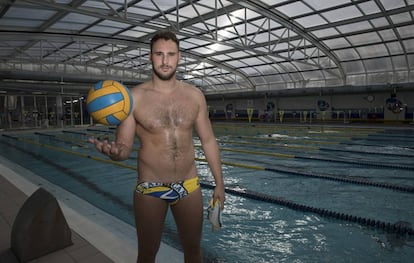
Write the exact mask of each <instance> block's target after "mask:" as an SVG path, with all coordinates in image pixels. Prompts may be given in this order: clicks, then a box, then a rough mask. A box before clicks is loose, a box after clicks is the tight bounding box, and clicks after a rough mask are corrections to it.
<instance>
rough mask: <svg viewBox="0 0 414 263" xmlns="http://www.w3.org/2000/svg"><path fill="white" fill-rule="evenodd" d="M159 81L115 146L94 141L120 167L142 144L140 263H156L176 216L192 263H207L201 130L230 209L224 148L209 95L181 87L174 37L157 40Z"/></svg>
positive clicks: (145, 91)
mask: <svg viewBox="0 0 414 263" xmlns="http://www.w3.org/2000/svg"><path fill="white" fill-rule="evenodd" d="M150 59H151V62H152V67H153V76H152V80H151V81H148V82H145V83H143V84H141V85H139V86H137V87H135V88H132V89H131V95H132V97H133V100H134V109H133V111H132V113H131V115H130V116H129V117H128V118H127V119H126V120H124V121H123V122H122V123H121V124H120V125H119V126H118V128H117V130H116V139H115V141H114V142H108V141H106V140H104V141H99V140H97V139H93V138H91V139H90V142H91V143H93V144H95V146H96V148H97V149H98V151H100V152H102V153H103V154H106V155H108V156H109V157H110V158H111V159H113V160H125V159H127V158H128V156H129V154H130V152H131V148H132V146H133V143H134V137H135V135H137V136H138V137H139V140H140V143H141V148H140V150H139V153H138V183H137V186H136V190H135V192H134V212H135V223H136V228H137V235H138V262H139V263H141V262H145V263H146V262H151V263H153V262H155V257H156V254H157V251H158V249H159V246H160V242H161V235H162V229H163V225H164V219H165V216H166V213H167V210H168V207H170V208H171V211H172V214H173V216H174V219H175V222H176V225H177V229H178V234H179V238H180V242H181V245H182V247H183V251H184V259H185V262H191V263H195V262H202V255H201V248H200V242H201V232H202V222H203V202H202V195H201V189H200V186H199V182H198V176H197V171H196V166H195V161H194V146H193V134H192V132H193V128H195V130H196V132H197V133H198V136H199V138H200V141H201V143H202V147H203V150H204V153H205V156H206V159H207V161H208V163H209V166H210V170H211V172H212V174H213V176H214V179H215V184H216V186H215V189H214V192H213V198H214V200H217V199H218V200H220V203H221V208H224V200H225V194H224V183H223V177H222V172H221V161H220V154H219V149H218V145H217V142H216V138H215V136H214V133H213V130H212V127H211V123H210V120H209V118H208V111H207V104H206V101H205V98H204V96H203V94H202V92H201V91H200V90H199V89H197V88H195V87H194V86H191V85H189V84H187V83H184V82H180V81H178V80H177V79H176V69H177V65H178V62H179V60H180V53H179V42H178V40H177V38H176V36H175V34H174V33H172V32H159V33H158V34H156V35H155V36H154V37H153V38H152V40H151V53H150Z"/></svg>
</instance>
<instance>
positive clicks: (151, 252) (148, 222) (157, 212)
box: [134, 192, 168, 263]
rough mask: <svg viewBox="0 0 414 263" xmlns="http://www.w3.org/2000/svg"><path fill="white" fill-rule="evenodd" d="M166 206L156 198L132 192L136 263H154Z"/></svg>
mask: <svg viewBox="0 0 414 263" xmlns="http://www.w3.org/2000/svg"><path fill="white" fill-rule="evenodd" d="M167 209H168V204H167V203H166V202H165V201H164V200H162V199H160V198H156V197H152V196H146V195H143V194H140V193H137V192H134V212H135V226H136V229H137V235H138V260H137V262H138V263H154V262H155V257H156V255H157V252H158V249H159V247H160V243H161V236H162V230H163V227H164V220H165V216H166V213H167Z"/></svg>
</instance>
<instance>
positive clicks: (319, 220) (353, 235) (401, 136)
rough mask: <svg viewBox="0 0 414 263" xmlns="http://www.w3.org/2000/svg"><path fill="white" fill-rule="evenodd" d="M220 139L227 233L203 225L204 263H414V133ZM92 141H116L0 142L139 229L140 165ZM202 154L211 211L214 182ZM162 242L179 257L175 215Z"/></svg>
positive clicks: (236, 133)
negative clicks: (111, 155)
mask: <svg viewBox="0 0 414 263" xmlns="http://www.w3.org/2000/svg"><path fill="white" fill-rule="evenodd" d="M214 128H215V132H216V135H217V139H218V141H219V144H220V148H221V155H222V160H223V172H224V178H225V183H226V187H227V191H228V193H227V201H226V209H225V211H224V214H223V228H222V230H221V231H219V232H214V233H212V232H211V230H210V226H209V223H208V221H207V220H205V222H204V229H203V231H204V232H203V241H202V242H203V249H204V254H205V258H206V262H409V259H411V258H412V257H413V256H414V248H413V246H414V238H413V234H412V233H411V232H410V231H412V225H411V224H413V222H414V209H413V208H414V178H413V175H412V174H413V170H414V132H413V131H412V130H408V129H389V128H375V129H374V128H357V127H353V128H352V127H346V128H344V127H318V126H312V127H309V126H297V127H293V126H275V125H262V126H259V125H241V124H240V125H236V124H232V125H227V124H216V125H214ZM92 135H93V136H100V137H105V136H107V137H111V136H113V130H112V129H107V128H105V127H101V128H93V127H91V128H88V129H68V130H64V131H40V130H39V131H35V132H33V131H30V132H24V133H10V134H7V136H1V137H0V144H1V148H0V149H1V150H0V154H1V155H2V156H4V157H5V158H8V159H10V160H11V161H14V162H16V163H20V164H21V165H22V166H24V167H25V168H27V169H30V170H32V171H33V172H35V173H36V174H39V175H41V176H43V177H44V178H46V179H47V180H49V181H51V182H52V183H54V184H57V185H59V186H61V187H63V188H65V189H67V190H68V191H71V192H72V193H75V194H76V195H78V196H79V197H81V198H82V199H85V200H87V201H88V202H90V203H92V204H94V205H95V206H97V207H99V208H101V209H102V210H104V211H107V212H108V213H110V214H113V215H115V216H117V217H118V218H120V219H122V220H123V221H125V222H127V223H129V224H131V225H133V224H134V223H133V214H132V191H133V188H134V185H135V180H136V179H135V178H136V175H135V173H134V171H133V169H135V166H136V161H135V158H134V156H131V159H130V160H127V161H124V162H122V163H113V162H110V161H109V160H108V159H105V158H104V157H103V156H101V155H99V154H98V153H96V152H95V150H94V149H93V148H92V147H91V146H89V145H88V144H87V143H86V139H87V137H88V136H92ZM194 141H195V144H196V145H198V144H199V142H198V141H197V138H194ZM137 147H138V142H137ZM196 150H197V151H196V158H197V166H198V170H199V174H200V177H201V179H202V186H203V196H204V199H205V200H204V203H205V204H207V200H208V199H209V197H210V196H211V188H210V187H211V183H212V178H211V176H210V175H209V169H208V166H207V165H206V164H205V162H204V161H203V157H204V156H203V153H202V151H201V150H200V148H196ZM135 156H136V153H135ZM21 159H23V160H24V162H23V163H21V162H19V160H21ZM119 165H121V167H120V166H119ZM396 222H400V223H399V224H397V225H395V226H398V227H399V228H397V227H394V223H396ZM408 232H410V233H411V234H409V233H408ZM163 240H164V242H166V243H167V244H170V245H172V246H174V247H179V246H178V241H177V239H176V229H175V225H174V223H173V221H172V218H171V215H170V214H169V215H168V220H167V222H166V227H165V235H164V236H163Z"/></svg>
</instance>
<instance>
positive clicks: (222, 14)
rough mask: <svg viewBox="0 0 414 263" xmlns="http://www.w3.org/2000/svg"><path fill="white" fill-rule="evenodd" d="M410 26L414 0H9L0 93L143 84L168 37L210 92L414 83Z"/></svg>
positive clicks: (1, 28) (2, 17)
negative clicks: (162, 37) (152, 47)
mask: <svg viewBox="0 0 414 263" xmlns="http://www.w3.org/2000/svg"><path fill="white" fill-rule="evenodd" d="M413 16H414V0H360V1H351V0H329V1H321V0H302V1H295V0H261V1H259V0H255V1H247V0H192V1H191V0H189V1H187V0H175V1H174V0H50V1H46V0H45V1H37V0H0V60H1V64H0V76H1V78H2V80H1V81H0V84H1V86H0V90H2V89H6V88H7V87H11V88H13V89H17V88H22V89H26V90H31V89H43V90H47V88H48V87H50V88H51V87H52V86H53V83H59V85H60V86H61V87H62V86H64V87H65V88H67V89H73V90H74V91H75V90H76V89H77V88H78V89H82V88H84V87H87V85H88V82H94V81H97V80H99V79H104V78H111V79H117V80H120V81H123V82H126V83H139V82H143V81H145V80H148V79H149V78H150V77H151V64H150V62H149V56H148V53H149V40H150V39H151V37H152V36H153V34H154V33H155V32H156V31H158V30H164V29H169V30H172V31H174V32H176V33H177V36H178V37H179V39H180V49H181V53H182V54H181V55H182V59H181V61H180V64H179V67H178V78H179V79H182V80H185V81H187V82H191V83H193V84H194V85H196V86H197V87H199V88H200V89H202V90H203V91H204V92H205V93H206V94H219V93H230V92H247V91H249V92H252V91H253V92H254V91H277V90H286V89H306V88H315V87H321V88H323V87H333V88H334V87H343V86H369V85H382V84H384V85H385V84H395V83H412V82H414V81H413V80H414V73H413V68H414V19H413ZM28 83H29V84H28ZM37 87H40V88H37Z"/></svg>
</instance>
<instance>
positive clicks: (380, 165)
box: [64, 129, 414, 170]
mask: <svg viewBox="0 0 414 263" xmlns="http://www.w3.org/2000/svg"><path fill="white" fill-rule="evenodd" d="M87 130H88V131H99V132H105V133H113V132H114V131H109V130H102V129H87ZM64 132H71V131H64ZM80 134H83V135H87V133H80ZM226 150H229V149H226ZM233 151H234V150H233ZM245 152H246V153H251V154H254V153H255V152H254V151H245ZM268 155H273V156H276V157H281V158H296V159H303V160H313V161H325V162H334V163H346V164H353V165H359V166H370V167H378V168H390V169H401V170H414V166H408V165H402V164H386V163H375V162H364V161H354V160H340V159H332V158H324V157H314V156H305V155H293V154H282V153H280V154H278V153H271V152H269V153H268Z"/></svg>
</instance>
